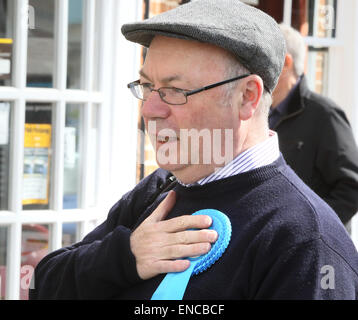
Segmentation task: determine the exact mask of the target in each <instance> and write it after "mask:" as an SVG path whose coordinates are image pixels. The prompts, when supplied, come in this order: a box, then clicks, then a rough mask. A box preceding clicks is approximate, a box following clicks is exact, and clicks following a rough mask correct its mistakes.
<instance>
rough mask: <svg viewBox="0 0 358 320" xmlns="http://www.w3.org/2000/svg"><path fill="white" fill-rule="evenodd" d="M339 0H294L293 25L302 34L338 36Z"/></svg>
mask: <svg viewBox="0 0 358 320" xmlns="http://www.w3.org/2000/svg"><path fill="white" fill-rule="evenodd" d="M336 13H337V0H293V2H292V26H293V27H294V28H295V29H297V30H299V31H300V32H301V33H302V35H304V36H309V37H317V38H335V37H336Z"/></svg>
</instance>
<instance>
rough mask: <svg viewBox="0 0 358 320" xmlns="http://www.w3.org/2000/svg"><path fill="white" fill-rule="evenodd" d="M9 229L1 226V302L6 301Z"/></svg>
mask: <svg viewBox="0 0 358 320" xmlns="http://www.w3.org/2000/svg"><path fill="white" fill-rule="evenodd" d="M6 249H7V227H4V226H0V300H4V299H5V290H6V263H7V260H6V258H7V257H6V251H7V250H6Z"/></svg>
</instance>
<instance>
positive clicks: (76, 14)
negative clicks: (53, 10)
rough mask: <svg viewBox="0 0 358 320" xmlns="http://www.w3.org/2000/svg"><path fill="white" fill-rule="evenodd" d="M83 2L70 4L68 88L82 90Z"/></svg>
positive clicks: (78, 0)
mask: <svg viewBox="0 0 358 320" xmlns="http://www.w3.org/2000/svg"><path fill="white" fill-rule="evenodd" d="M82 24H83V1H82V0H70V1H69V2H68V58H67V88H70V89H80V88H82V85H81V67H82V63H81V62H82V59H81V57H82Z"/></svg>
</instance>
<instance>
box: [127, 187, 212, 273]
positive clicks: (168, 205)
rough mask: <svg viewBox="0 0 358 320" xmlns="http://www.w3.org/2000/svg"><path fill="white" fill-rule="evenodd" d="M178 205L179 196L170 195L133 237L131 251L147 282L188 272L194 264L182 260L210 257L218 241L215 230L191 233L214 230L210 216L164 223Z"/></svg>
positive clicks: (191, 217)
mask: <svg viewBox="0 0 358 320" xmlns="http://www.w3.org/2000/svg"><path fill="white" fill-rule="evenodd" d="M174 204H175V192H174V191H170V192H169V194H168V195H167V197H166V198H165V199H164V200H163V201H162V203H161V204H160V205H159V206H158V207H157V208H156V209H155V210H154V211H153V213H152V214H151V215H150V216H149V217H148V218H147V219H146V220H144V221H143V222H142V223H141V224H140V225H139V227H138V228H137V229H136V230H135V231H134V232H133V233H132V235H131V238H130V245H131V250H132V252H133V254H134V256H135V258H136V263H137V272H138V275H139V277H140V278H142V279H143V280H146V279H150V278H152V277H154V276H156V275H158V274H160V273H168V272H180V271H184V270H185V269H187V268H188V267H189V265H190V261H189V260H187V259H180V258H186V257H195V256H199V255H202V254H205V253H207V252H208V251H209V250H210V248H211V243H213V242H215V241H216V239H217V233H216V231H214V230H188V229H206V228H208V227H210V225H211V223H212V220H211V218H210V217H208V216H204V215H197V216H192V215H184V216H180V217H176V218H173V219H170V220H163V219H164V218H165V217H166V216H167V214H168V213H169V212H170V210H171V209H172V208H173V206H174Z"/></svg>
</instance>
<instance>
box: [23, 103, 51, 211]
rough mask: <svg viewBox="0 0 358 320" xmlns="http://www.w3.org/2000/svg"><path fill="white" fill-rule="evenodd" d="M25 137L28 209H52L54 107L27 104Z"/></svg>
mask: <svg viewBox="0 0 358 320" xmlns="http://www.w3.org/2000/svg"><path fill="white" fill-rule="evenodd" d="M25 121H26V123H25V137H24V174H23V187H22V188H23V194H22V205H23V209H24V210H29V209H49V207H50V188H51V179H50V178H51V162H52V135H53V132H52V131H53V130H52V129H53V126H52V105H51V104H46V103H27V104H26V118H25Z"/></svg>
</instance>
